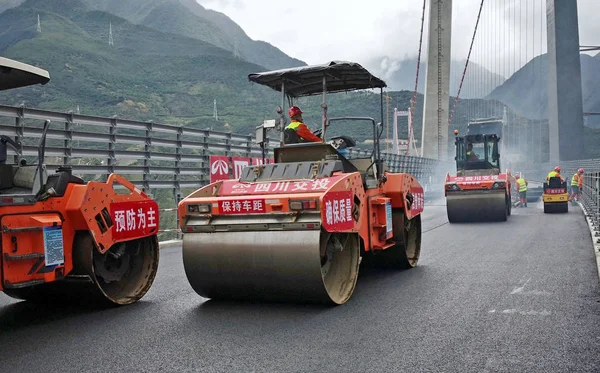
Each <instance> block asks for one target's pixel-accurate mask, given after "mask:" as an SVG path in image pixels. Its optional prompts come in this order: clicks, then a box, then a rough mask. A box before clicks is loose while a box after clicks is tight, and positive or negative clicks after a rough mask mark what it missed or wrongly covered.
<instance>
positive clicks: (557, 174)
mask: <svg viewBox="0 0 600 373" xmlns="http://www.w3.org/2000/svg"><path fill="white" fill-rule="evenodd" d="M560 171H561V170H560V166H556V167H554V171H550V173H549V174H548V176H546V181H550V178H551V177H559V178H560V181H561V182H563V181H565V179H563V177H562V176H561V175H560Z"/></svg>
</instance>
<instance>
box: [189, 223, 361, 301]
mask: <svg viewBox="0 0 600 373" xmlns="http://www.w3.org/2000/svg"><path fill="white" fill-rule="evenodd" d="M182 255H183V266H184V269H185V274H186V276H187V279H188V281H189V283H190V285H191V286H192V288H193V289H194V291H195V292H196V293H198V295H200V296H202V297H204V298H210V299H215V300H249V301H274V302H283V301H290V302H297V303H324V304H334V305H339V304H344V303H346V302H347V301H348V299H350V296H351V295H352V293H353V292H354V287H355V285H356V280H357V278H358V265H359V258H360V239H359V235H358V233H329V232H327V231H325V230H320V231H319V230H303V231H257V232H215V233H185V234H184V236H183V252H182Z"/></svg>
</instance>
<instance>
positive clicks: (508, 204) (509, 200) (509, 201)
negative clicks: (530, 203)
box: [506, 194, 512, 216]
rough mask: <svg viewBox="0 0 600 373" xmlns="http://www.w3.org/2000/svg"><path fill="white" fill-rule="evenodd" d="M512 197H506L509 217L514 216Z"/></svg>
mask: <svg viewBox="0 0 600 373" xmlns="http://www.w3.org/2000/svg"><path fill="white" fill-rule="evenodd" d="M511 198H512V197H511V195H510V194H509V195H507V196H506V208H507V209H508V213H507V215H508V216H510V215H511V214H512V203H511Z"/></svg>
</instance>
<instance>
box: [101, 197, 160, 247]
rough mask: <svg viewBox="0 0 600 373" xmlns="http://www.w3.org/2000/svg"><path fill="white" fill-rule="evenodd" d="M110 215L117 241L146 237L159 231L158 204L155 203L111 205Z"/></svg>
mask: <svg viewBox="0 0 600 373" xmlns="http://www.w3.org/2000/svg"><path fill="white" fill-rule="evenodd" d="M110 215H111V218H112V220H113V222H114V225H113V226H112V233H113V238H114V239H115V240H129V239H136V238H140V237H145V236H147V235H149V234H150V233H152V232H153V231H156V229H158V204H157V203H156V202H154V201H135V202H115V203H111V204H110Z"/></svg>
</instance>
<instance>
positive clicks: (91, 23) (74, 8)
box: [0, 0, 501, 141]
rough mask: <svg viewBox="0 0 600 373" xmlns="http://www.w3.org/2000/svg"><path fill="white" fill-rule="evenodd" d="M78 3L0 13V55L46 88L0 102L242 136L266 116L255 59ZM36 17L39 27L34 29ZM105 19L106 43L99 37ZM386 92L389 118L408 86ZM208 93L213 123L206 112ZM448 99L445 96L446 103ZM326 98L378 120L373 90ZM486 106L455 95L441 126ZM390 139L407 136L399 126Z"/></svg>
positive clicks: (31, 5) (269, 103)
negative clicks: (42, 76)
mask: <svg viewBox="0 0 600 373" xmlns="http://www.w3.org/2000/svg"><path fill="white" fill-rule="evenodd" d="M87 1H88V0H28V1H26V2H25V3H23V4H22V5H20V6H19V7H16V8H12V9H9V10H6V11H4V12H3V13H0V54H1V55H3V56H6V57H8V58H13V59H16V60H20V61H23V62H26V63H30V64H33V65H37V66H40V67H42V68H44V69H47V70H48V71H49V72H50V74H51V81H50V83H48V84H47V85H45V86H37V87H27V88H21V89H18V90H13V91H9V92H4V93H1V94H0V102H2V103H5V104H9V105H20V104H23V103H24V104H26V105H27V106H28V107H38V108H46V109H50V110H60V111H68V110H76V109H77V108H79V109H80V112H81V113H82V114H91V115H106V116H112V115H117V116H118V117H121V118H127V119H136V120H153V121H154V122H162V123H177V124H186V125H187V126H190V127H196V128H212V129H215V130H222V131H232V132H236V133H242V134H250V133H253V132H254V128H255V126H256V125H258V124H260V123H262V121H263V120H265V119H273V118H275V112H274V111H275V110H274V109H275V107H276V106H277V105H278V104H280V95H279V93H277V92H273V91H271V90H269V89H267V88H265V87H261V86H259V85H253V84H250V83H249V82H248V81H247V75H248V74H249V73H252V72H257V71H263V70H265V68H264V67H263V66H259V65H256V64H252V63H248V62H246V61H244V60H241V59H238V58H235V57H234V55H233V53H231V51H229V50H226V49H223V48H220V47H218V46H216V45H214V44H212V43H209V42H206V41H202V40H198V39H196V38H191V37H185V36H182V35H178V34H174V33H168V32H164V31H162V30H158V29H155V28H152V27H148V26H145V25H139V24H135V23H133V22H131V21H129V20H127V19H124V18H122V17H119V16H117V15H114V14H112V13H108V12H105V11H101V10H97V9H95V7H94V8H91V7H90V6H89V5H88V3H87ZM107 1H108V0H107ZM123 3H124V5H123V6H125V2H123ZM148 3H149V4H151V5H152V7H150V8H152V9H155V7H156V6H158V5H156V4H155V2H154V1H152V0H148ZM138 9H141V8H138ZM151 13H152V10H149V9H146V11H144V12H141V13H140V14H139V17H140V18H147V17H148V16H149V14H151ZM37 14H40V18H41V20H42V33H38V32H37V31H36V23H37ZM109 23H110V24H112V29H113V37H114V46H109V45H108V42H107V41H108V28H107V25H108V24H109ZM389 94H390V96H391V100H390V105H389V108H388V109H389V112H390V118H391V112H392V111H393V108H394V107H397V108H399V109H400V110H405V109H406V108H407V107H408V106H409V103H410V99H411V97H412V92H410V91H399V92H389ZM214 100H217V107H218V113H219V121H218V122H217V121H215V120H214V119H213V103H214ZM453 102H454V100H453V99H451V106H452V104H453ZM422 103H423V97H422V96H421V95H419V96H418V105H417V108H416V113H415V121H414V127H415V128H414V131H415V132H414V133H415V137H416V138H417V139H419V138H420V137H421V123H422V119H421V118H422ZM297 104H299V105H300V106H301V107H302V108H303V110H304V111H305V119H306V121H307V123H308V124H309V125H310V126H311V127H312V128H313V129H315V128H318V127H320V123H321V112H320V107H319V104H320V97H314V98H302V99H300V100H299V101H298V102H297ZM328 105H329V111H328V114H329V116H331V117H335V116H344V115H351V116H371V117H373V118H376V119H379V118H380V115H381V114H380V97H379V95H378V94H375V93H370V92H355V93H346V94H336V95H332V96H330V97H329V98H328ZM489 107H490V105H489V104H486V103H485V102H484V101H483V100H461V101H460V104H459V106H458V108H457V111H456V113H455V115H454V119H453V124H452V126H451V127H449V131H451V130H453V129H454V128H457V129H459V130H461V131H463V130H464V129H465V127H466V123H467V121H468V120H469V118H471V117H486V116H490V113H489V112H488V111H489ZM498 107H499V106H498ZM486 109H488V110H486ZM494 114H495V115H501V113H500V112H497V113H494ZM385 117H386V115H384V118H385ZM390 120H391V119H390ZM329 133H330V134H341V133H344V134H348V135H350V136H353V137H355V138H356V139H357V140H359V141H362V140H366V139H370V138H372V130H371V128H370V127H369V126H368V125H365V124H362V125H359V124H340V125H339V126H334V127H333V128H332V129H331V131H330V132H329ZM386 135H387V133H384V135H383V136H384V137H386ZM389 136H391V131H389ZM399 137H400V138H406V137H407V128H406V124H404V123H402V124H401V125H400V128H399Z"/></svg>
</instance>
